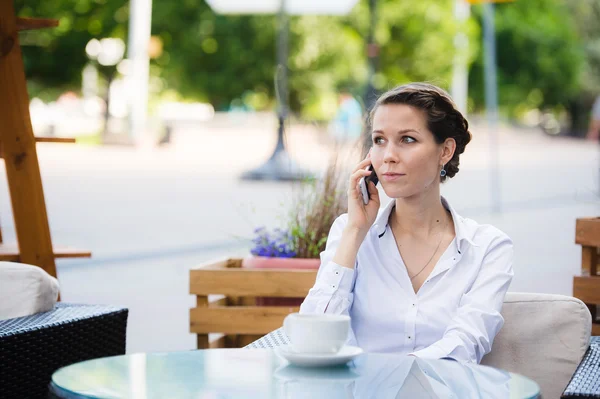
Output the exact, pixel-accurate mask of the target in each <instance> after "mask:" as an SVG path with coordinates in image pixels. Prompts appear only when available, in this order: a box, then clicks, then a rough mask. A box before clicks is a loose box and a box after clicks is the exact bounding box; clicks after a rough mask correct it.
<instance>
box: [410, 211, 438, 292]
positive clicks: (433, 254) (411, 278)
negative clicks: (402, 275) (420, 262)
mask: <svg viewBox="0 0 600 399" xmlns="http://www.w3.org/2000/svg"><path fill="white" fill-rule="evenodd" d="M447 226H448V219H446V224H445V225H444V228H443V229H442V231H441V232H440V235H441V237H440V242H438V245H437V247H435V251H433V253H432V254H431V258H429V260H428V261H427V263H425V266H423V268H422V269H421V270H419V272H418V273H417V274H415V275H414V276H412V277H410V274H409V276H408V277H410V281H413V280H414V279H415V277H417V276H418V275H419V274H421V273H422V272H423V270H425V268H426V267H427V266H428V265H429V262H431V260H432V259H433V257H434V256H435V254H436V253H437V251H438V249H440V245H442V240H443V239H444V235H443V234H442V233H443V232H444V230H446V227H447ZM406 272H408V267H407V268H406Z"/></svg>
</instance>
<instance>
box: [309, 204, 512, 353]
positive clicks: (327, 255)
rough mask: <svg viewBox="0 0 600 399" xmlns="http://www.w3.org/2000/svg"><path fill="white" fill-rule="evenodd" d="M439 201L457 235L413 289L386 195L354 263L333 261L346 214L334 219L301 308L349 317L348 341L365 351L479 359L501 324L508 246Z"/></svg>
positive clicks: (493, 230)
mask: <svg viewBox="0 0 600 399" xmlns="http://www.w3.org/2000/svg"><path fill="white" fill-rule="evenodd" d="M442 204H443V205H444V207H445V208H446V209H448V210H449V211H450V213H451V214H452V219H453V220H454V226H455V233H456V236H455V238H454V240H453V241H452V243H451V244H450V245H449V246H448V248H447V249H446V251H445V252H444V253H443V254H442V256H441V257H440V259H439V261H438V262H437V264H436V265H435V267H434V269H433V270H432V272H431V274H430V275H429V277H428V278H427V280H426V281H425V282H424V283H423V285H422V287H421V288H420V289H419V291H418V292H417V293H415V291H414V289H413V286H412V283H411V281H410V278H409V276H408V272H407V270H406V267H405V266H404V263H403V261H402V257H401V256H400V252H399V251H398V246H397V244H396V240H395V239H394V236H393V234H392V231H391V228H390V226H389V225H388V220H389V217H390V213H391V212H392V210H393V209H394V205H395V201H394V200H392V201H391V202H390V203H389V204H388V205H387V206H386V207H385V208H383V209H381V210H380V211H379V214H378V216H377V219H376V220H375V223H374V224H373V226H371V229H370V230H369V233H368V234H367V236H366V238H365V240H364V241H363V243H362V245H361V247H360V249H359V251H358V255H357V257H356V264H355V268H354V269H349V268H347V267H343V266H340V265H338V264H336V263H334V262H333V261H332V259H333V256H334V254H335V252H336V249H337V247H338V245H339V241H340V238H341V236H342V232H343V230H344V227H345V225H346V224H347V222H348V215H347V214H343V215H341V216H340V217H338V218H337V219H336V220H335V222H334V223H333V226H332V227H331V231H330V232H329V237H328V239H327V245H326V248H325V250H324V251H323V252H322V253H321V266H320V268H319V272H318V274H317V280H316V282H315V285H314V287H313V288H311V290H310V291H309V293H308V296H307V297H306V299H305V300H304V302H303V303H302V306H301V307H300V313H332V314H347V315H349V316H350V318H351V332H350V337H349V342H348V343H349V344H350V345H356V346H360V347H361V348H362V349H364V350H365V351H367V352H387V353H399V354H405V355H408V354H412V355H415V356H417V357H422V358H430V359H439V358H452V359H454V360H457V361H459V362H461V363H479V362H481V359H482V358H483V356H484V355H485V354H487V353H489V352H490V350H491V348H492V343H493V341H494V337H495V336H496V334H497V333H498V332H499V331H500V328H501V327H502V325H503V324H504V319H503V318H502V316H501V315H500V310H501V309H502V303H503V302H504V296H505V294H506V291H507V290H508V287H509V285H510V282H511V280H512V277H513V275H514V274H513V269H512V263H513V244H512V241H511V240H510V238H509V237H508V236H507V235H506V234H504V233H503V232H501V231H500V230H498V229H497V228H495V227H493V226H490V225H480V224H478V223H476V222H475V221H473V220H471V219H465V218H463V217H461V216H459V215H458V214H457V213H456V212H455V211H454V209H453V208H452V207H451V206H450V205H449V204H448V202H447V201H446V199H445V198H443V197H442Z"/></svg>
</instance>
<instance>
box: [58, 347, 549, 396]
mask: <svg viewBox="0 0 600 399" xmlns="http://www.w3.org/2000/svg"><path fill="white" fill-rule="evenodd" d="M51 385H52V387H51V391H52V393H53V395H56V396H57V397H59V398H132V399H138V398H140V399H141V398H144V399H145V398H148V399H150V398H194V399H208V398H210V399H216V398H219V399H220V398H327V399H335V398H377V399H379V398H383V399H385V398H485V399H488V398H507V399H509V398H510V399H513V398H520V399H530V398H537V397H538V395H539V387H538V385H537V384H536V383H535V382H534V381H531V380H529V379H527V378H526V377H523V376H520V375H517V374H513V373H508V372H505V371H501V370H497V369H493V368H491V367H485V366H479V365H461V364H459V363H457V362H453V361H449V360H424V359H420V358H415V357H412V356H399V355H387V354H370V353H365V354H363V355H361V356H359V357H358V358H356V359H355V360H354V361H352V362H350V363H348V365H347V366H338V367H327V368H300V367H295V366H291V365H289V364H288V363H287V362H286V361H285V360H284V359H282V358H280V357H278V356H277V355H276V354H275V352H273V351H272V350H270V349H216V350H205V351H189V352H175V353H156V354H135V355H127V356H117V357H111V358H104V359H97V360H91V361H86V362H82V363H78V364H74V365H71V366H68V367H65V368H62V369H60V370H58V371H57V372H55V373H54V375H53V376H52V384H51Z"/></svg>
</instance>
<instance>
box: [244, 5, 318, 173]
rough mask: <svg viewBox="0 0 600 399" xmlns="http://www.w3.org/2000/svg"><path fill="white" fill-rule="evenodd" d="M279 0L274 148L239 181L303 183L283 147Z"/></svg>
mask: <svg viewBox="0 0 600 399" xmlns="http://www.w3.org/2000/svg"><path fill="white" fill-rule="evenodd" d="M285 2H286V0H281V3H280V10H279V33H278V36H277V46H276V47H277V70H276V73H275V95H276V96H277V100H278V101H277V103H278V108H277V119H278V121H279V127H278V129H277V145H276V146H275V150H274V151H273V154H272V155H271V157H270V158H269V159H268V160H267V161H266V162H265V163H264V164H263V165H261V166H259V167H257V168H255V169H252V170H250V171H248V172H244V173H243V174H242V176H241V178H242V179H243V180H276V181H277V180H279V181H286V180H303V179H306V178H307V177H309V176H310V175H309V173H307V172H305V171H303V170H302V169H301V168H300V167H298V165H297V164H296V162H294V160H293V159H292V158H291V157H290V155H289V153H288V152H287V150H286V148H285V141H284V138H285V136H284V135H285V120H286V118H287V115H288V110H289V106H288V38H289V30H290V28H289V17H288V14H287V9H286V7H285Z"/></svg>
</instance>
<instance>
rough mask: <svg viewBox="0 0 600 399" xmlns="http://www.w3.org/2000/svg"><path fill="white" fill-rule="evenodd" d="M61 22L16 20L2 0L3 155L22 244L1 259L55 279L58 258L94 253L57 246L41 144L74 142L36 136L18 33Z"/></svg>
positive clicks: (0, 251) (6, 249) (3, 248)
mask: <svg viewBox="0 0 600 399" xmlns="http://www.w3.org/2000/svg"><path fill="white" fill-rule="evenodd" d="M54 26H58V21H56V20H51V19H33V18H17V17H16V15H15V11H14V6H13V2H12V0H7V1H0V103H1V104H2V106H1V107H0V154H1V156H2V157H3V158H4V161H5V162H4V163H5V165H6V175H7V180H8V188H9V190H10V199H11V203H12V210H13V217H14V221H15V230H16V233H17V243H15V244H4V243H2V240H1V234H0V261H12V262H21V263H26V264H30V265H36V266H39V267H41V268H42V269H44V270H45V271H46V272H48V273H49V274H50V275H51V276H54V277H56V264H55V258H64V257H69V258H70V257H90V256H91V253H90V252H89V251H79V250H76V249H72V248H68V247H67V248H58V247H53V245H52V239H51V237H50V227H49V225H48V215H47V212H46V204H45V201H44V191H43V188H42V178H41V175H40V167H39V164H38V157H37V152H36V143H37V142H59V143H64V142H70V143H72V142H75V140H73V139H68V138H40V137H35V136H34V135H33V128H32V125H31V118H30V115H29V96H28V94H27V84H26V81H25V72H24V67H23V58H22V55H21V48H20V45H19V34H18V33H19V31H22V30H29V29H42V28H49V27H54Z"/></svg>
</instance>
